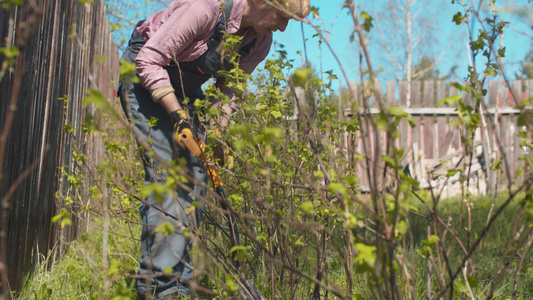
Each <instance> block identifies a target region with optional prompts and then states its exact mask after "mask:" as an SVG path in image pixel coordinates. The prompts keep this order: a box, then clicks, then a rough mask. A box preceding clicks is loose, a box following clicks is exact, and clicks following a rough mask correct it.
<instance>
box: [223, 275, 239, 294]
mask: <svg viewBox="0 0 533 300" xmlns="http://www.w3.org/2000/svg"><path fill="white" fill-rule="evenodd" d="M226 286H227V287H228V289H229V290H230V291H232V292H236V291H238V290H239V285H238V284H237V283H235V281H234V280H233V277H232V276H231V275H226Z"/></svg>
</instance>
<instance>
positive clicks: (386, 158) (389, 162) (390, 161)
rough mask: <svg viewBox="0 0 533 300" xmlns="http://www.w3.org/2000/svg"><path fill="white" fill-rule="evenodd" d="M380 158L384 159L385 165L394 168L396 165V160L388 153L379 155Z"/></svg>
mask: <svg viewBox="0 0 533 300" xmlns="http://www.w3.org/2000/svg"><path fill="white" fill-rule="evenodd" d="M381 160H382V161H384V162H385V163H386V164H387V166H389V167H391V168H395V167H396V161H395V160H394V158H392V157H390V156H388V155H383V156H382V157H381Z"/></svg>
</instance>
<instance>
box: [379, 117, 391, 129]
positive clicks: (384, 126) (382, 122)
mask: <svg viewBox="0 0 533 300" xmlns="http://www.w3.org/2000/svg"><path fill="white" fill-rule="evenodd" d="M376 127H377V128H378V130H381V131H387V130H388V129H389V126H388V124H387V120H385V119H384V118H379V119H378V120H377V121H376Z"/></svg>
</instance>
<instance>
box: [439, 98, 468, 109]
mask: <svg viewBox="0 0 533 300" xmlns="http://www.w3.org/2000/svg"><path fill="white" fill-rule="evenodd" d="M461 99H463V96H462V95H453V96H450V97H446V98H444V99H442V100H440V101H439V103H438V104H437V107H439V106H441V105H442V104H443V103H445V104H448V105H450V106H451V105H454V104H455V103H456V102H459V101H461Z"/></svg>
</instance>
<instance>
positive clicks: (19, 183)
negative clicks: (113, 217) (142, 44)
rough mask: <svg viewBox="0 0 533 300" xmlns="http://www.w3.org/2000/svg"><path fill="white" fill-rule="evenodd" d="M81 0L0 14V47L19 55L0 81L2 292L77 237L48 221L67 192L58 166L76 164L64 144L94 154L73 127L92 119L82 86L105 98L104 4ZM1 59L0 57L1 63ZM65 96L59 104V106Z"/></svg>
mask: <svg viewBox="0 0 533 300" xmlns="http://www.w3.org/2000/svg"><path fill="white" fill-rule="evenodd" d="M82 2H83V1H60V0H34V1H24V3H25V4H24V5H22V6H17V7H15V8H13V9H11V10H9V11H7V10H5V9H4V8H0V34H1V35H2V36H1V37H2V40H1V42H0V43H1V44H0V47H7V45H8V44H9V43H10V42H11V41H12V42H13V44H14V45H15V46H16V47H17V48H18V49H19V51H20V54H19V55H18V56H17V57H16V59H15V61H13V62H12V63H11V64H10V65H9V66H10V69H9V70H6V72H5V73H3V74H2V75H1V76H2V77H0V91H1V93H0V99H1V101H0V132H1V134H2V136H1V137H2V143H0V199H1V201H2V203H1V204H2V205H1V206H0V207H2V209H1V210H0V212H1V213H0V224H1V225H0V276H1V277H0V278H1V291H2V293H3V294H4V295H5V293H7V291H6V288H7V286H8V283H9V287H10V289H12V290H17V289H19V288H20V287H21V286H22V283H23V279H24V276H25V275H26V274H27V273H28V271H29V270H31V268H33V267H35V265H36V262H37V260H38V258H39V257H48V255H49V254H50V253H51V251H52V249H54V248H56V249H57V248H60V247H58V246H59V244H60V241H69V240H71V239H73V238H75V237H76V236H77V234H78V233H79V231H80V230H79V226H80V225H81V224H79V221H78V220H76V219H73V222H74V224H73V226H67V227H65V228H64V229H63V230H61V229H60V227H59V226H58V225H57V224H52V223H51V218H52V217H53V216H54V215H56V214H58V213H59V212H60V211H61V210H62V208H63V207H65V204H64V203H63V200H61V197H58V196H57V195H58V193H59V194H63V195H66V192H67V189H68V186H67V180H64V178H61V176H62V173H61V171H60V168H61V167H62V166H66V168H65V171H67V172H71V171H72V170H74V168H75V167H76V166H75V164H74V163H73V159H72V153H73V147H74V146H76V147H77V148H78V151H81V152H84V153H85V154H86V155H87V156H88V157H89V158H91V159H92V160H93V161H98V158H99V157H100V156H102V153H103V145H102V141H101V138H99V137H98V136H96V135H95V136H93V135H91V136H84V134H83V131H82V130H81V124H83V123H85V122H86V117H87V116H89V115H93V114H94V113H95V110H94V108H93V107H91V106H89V107H87V108H85V107H84V106H83V98H84V97H85V96H86V93H87V89H88V88H94V89H98V90H100V91H101V92H102V93H103V94H104V95H106V96H107V97H109V98H110V97H112V91H113V86H114V82H116V78H117V74H118V53H117V50H116V48H115V46H114V45H113V43H112V41H111V38H110V34H109V29H108V28H109V26H108V23H107V20H106V16H105V7H104V5H103V0H95V1H89V2H87V3H82ZM6 43H8V44H6ZM95 58H97V59H95ZM5 60H6V57H5V56H0V62H4V61H5ZM103 60H105V61H104V62H103ZM65 96H67V97H68V101H61V100H59V99H60V98H65ZM11 117H12V118H11ZM67 124H69V125H68V126H71V127H72V128H74V129H76V132H77V134H76V135H75V136H73V135H69V134H66V133H65V131H64V126H65V125H67ZM6 137H7V141H6ZM72 196H73V197H74V196H75V195H72ZM6 274H7V276H6ZM2 293H0V295H2ZM0 298H1V297H0Z"/></svg>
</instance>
